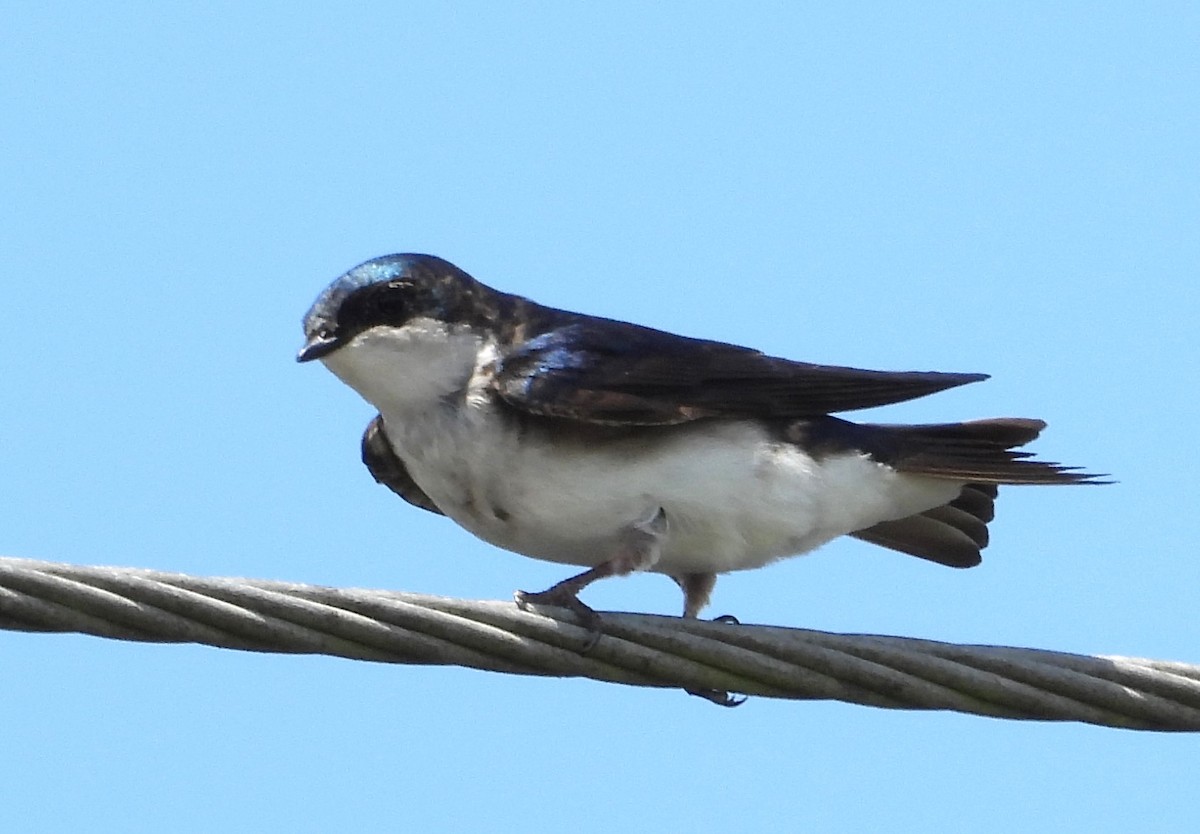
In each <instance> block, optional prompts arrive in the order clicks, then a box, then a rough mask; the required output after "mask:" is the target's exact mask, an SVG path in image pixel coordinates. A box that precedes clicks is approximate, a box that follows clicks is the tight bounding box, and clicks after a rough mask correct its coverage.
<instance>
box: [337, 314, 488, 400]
mask: <svg viewBox="0 0 1200 834" xmlns="http://www.w3.org/2000/svg"><path fill="white" fill-rule="evenodd" d="M482 347H483V339H482V338H480V337H479V336H478V335H477V334H475V333H473V332H472V331H471V330H470V328H468V327H467V326H466V325H454V324H447V323H446V322H444V321H438V320H436V319H431V318H417V319H413V320H412V321H409V322H407V323H406V324H404V325H403V326H401V327H387V326H378V327H372V328H371V329H369V330H364V331H363V332H362V333H360V334H358V335H357V336H355V337H354V339H352V340H351V341H350V342H349V343H348V344H345V345H343V346H342V347H340V348H338V349H337V350H336V351H334V352H333V353H331V354H329V355H328V356H326V357H325V358H324V359H322V361H323V362H324V363H325V367H327V368H329V370H331V371H333V373H334V374H336V375H337V377H338V378H339V379H341V380H342V381H343V382H345V383H346V384H347V385H349V386H350V387H351V388H353V389H354V390H355V391H357V392H358V393H359V394H361V395H362V397H363V399H365V400H367V402H369V403H371V404H372V405H374V406H375V407H376V408H377V409H379V411H380V412H383V413H385V414H386V413H388V412H393V413H416V412H421V411H425V410H427V409H429V408H431V407H435V406H437V405H438V404H439V403H440V402H443V401H444V400H445V399H446V398H447V397H450V396H453V395H454V394H456V393H459V392H463V391H464V390H465V389H466V388H467V385H468V383H469V382H470V380H471V377H472V375H473V374H474V373H475V369H476V365H477V361H478V355H479V352H480V349H481V348H482Z"/></svg>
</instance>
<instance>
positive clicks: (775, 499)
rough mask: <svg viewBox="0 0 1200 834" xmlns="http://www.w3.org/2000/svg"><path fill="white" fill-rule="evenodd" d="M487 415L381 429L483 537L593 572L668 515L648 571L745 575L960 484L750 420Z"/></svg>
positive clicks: (391, 420) (482, 408) (936, 500)
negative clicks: (591, 426)
mask: <svg viewBox="0 0 1200 834" xmlns="http://www.w3.org/2000/svg"><path fill="white" fill-rule="evenodd" d="M492 408H493V406H490V405H484V404H480V403H478V402H477V403H476V404H475V405H474V406H473V407H471V408H468V409H465V410H462V411H452V410H443V411H441V412H439V415H438V416H436V417H425V418H421V419H414V418H413V417H412V416H411V413H410V414H409V415H401V414H396V413H393V414H390V415H389V414H388V412H387V411H386V410H385V411H384V414H383V416H384V422H385V425H386V427H387V433H388V436H389V438H391V440H392V443H393V446H394V447H395V448H396V451H397V453H398V454H399V455H400V457H401V458H402V459H403V460H404V461H405V463H406V464H407V466H408V468H409V471H410V473H411V474H412V476H413V479H414V480H415V481H416V482H417V484H418V485H420V487H421V488H422V489H423V490H424V491H425V492H426V493H427V494H428V495H429V496H430V498H432V499H433V500H434V502H436V503H437V505H438V506H439V507H440V508H441V509H442V510H443V512H445V513H446V515H448V516H449V517H451V518H452V519H454V521H456V522H458V523H459V524H460V525H462V526H463V527H465V528H467V529H468V530H470V531H471V532H472V533H474V534H475V535H477V536H479V537H480V538H482V539H484V540H486V541H489V542H491V543H493V544H495V545H497V546H499V547H503V548H505V549H508V550H513V551H516V552H518V553H523V554H525V555H527V556H532V557H534V558H537V559H545V560H549V561H554V562H564V563H568V564H575V565H583V566H592V565H596V564H599V563H600V562H603V561H606V560H607V559H609V558H611V557H612V556H613V555H614V553H615V551H616V549H617V548H618V547H619V546H620V541H621V533H622V531H623V530H625V529H626V528H628V527H629V525H631V524H633V523H636V522H638V521H643V520H645V519H647V518H650V517H652V516H653V515H654V514H655V513H656V512H657V510H658V509H659V508H662V510H663V511H664V512H665V514H666V519H667V523H668V532H667V536H666V539H665V541H664V542H663V549H662V554H661V557H660V559H659V561H658V562H657V564H656V565H654V567H653V568H652V570H655V571H659V572H662V573H693V572H713V573H723V572H726V571H733V570H743V569H747V568H755V567H759V566H761V565H763V564H766V563H767V562H770V561H773V560H775V559H779V558H781V557H784V556H789V555H794V554H799V553H804V552H806V551H809V550H812V549H813V548H815V547H818V546H819V545H821V544H824V543H825V542H827V541H829V540H830V539H832V538H835V537H837V536H840V535H844V534H846V533H851V532H854V531H856V530H861V529H863V528H865V527H869V526H871V525H873V524H875V523H877V522H879V521H884V520H889V519H896V518H903V517H905V516H908V515H912V514H913V513H918V512H923V511H924V510H927V509H930V508H932V507H936V506H940V505H941V504H944V503H946V502H947V501H949V500H952V499H953V498H954V497H955V496H956V495H957V494H958V492H959V489H960V487H961V484H959V483H956V482H950V481H945V480H939V479H935V478H928V477H922V476H917V475H905V474H900V473H897V472H895V471H894V470H892V469H891V468H890V467H887V466H884V465H882V464H878V463H875V462H873V461H871V460H870V459H868V458H866V456H863V455H849V454H848V455H840V456H830V457H826V458H823V459H814V458H812V457H811V456H809V455H808V454H806V453H805V452H803V451H802V450H800V449H799V448H797V447H796V446H794V445H792V444H787V443H780V442H777V441H775V440H773V439H772V438H771V437H770V436H769V435H768V433H767V432H766V430H765V429H763V428H761V427H759V426H756V425H754V424H753V423H748V422H733V421H713V422H703V423H697V424H689V425H683V426H674V427H663V428H655V429H647V430H646V431H645V432H644V433H639V434H637V435H635V436H633V437H630V436H628V435H614V436H602V437H585V436H583V435H576V434H566V435H565V436H564V433H563V432H555V433H554V434H551V433H550V431H551V430H548V429H547V428H545V427H544V426H542V425H540V424H538V425H535V426H533V427H528V426H526V427H524V428H523V429H520V430H518V429H517V428H515V427H513V426H511V424H509V423H506V422H505V421H504V420H502V419H501V418H500V417H499V416H498V415H497V414H496V413H495V412H493V411H492V410H491V409H492Z"/></svg>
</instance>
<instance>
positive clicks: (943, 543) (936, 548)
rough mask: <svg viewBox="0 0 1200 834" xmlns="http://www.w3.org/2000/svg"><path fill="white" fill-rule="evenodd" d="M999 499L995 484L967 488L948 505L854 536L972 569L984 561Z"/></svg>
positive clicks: (866, 530) (915, 554)
mask: <svg viewBox="0 0 1200 834" xmlns="http://www.w3.org/2000/svg"><path fill="white" fill-rule="evenodd" d="M995 499H996V487H995V485H994V484H967V485H966V486H964V487H963V490H962V493H961V494H960V495H959V496H958V498H955V499H954V500H953V501H951V502H950V503H948V504H943V505H942V506H940V507H934V508H933V509H932V510H926V511H925V512H923V513H919V514H917V515H910V516H908V517H907V518H899V519H896V520H895V521H883V522H880V523H879V524H876V525H875V526H874V527H868V528H867V529H865V530H859V531H858V532H856V533H851V534H850V535H852V536H854V537H855V538H856V539H862V540H863V541H865V542H870V543H871V544H877V545H879V546H880V547H886V548H888V549H889V550H896V551H899V552H900V553H907V554H908V555H910V556H917V557H919V558H921V559H928V560H929V561H931V562H937V563H938V564H941V565H947V566H949V567H952V568H970V567H974V566H975V565H978V564H979V563H980V561H982V558H983V557H982V555H981V554H980V551H981V550H983V548H985V547H987V544H988V528H987V525H988V522H989V521H991V520H992V519H993V518H995V516H996V512H995V506H994V502H995Z"/></svg>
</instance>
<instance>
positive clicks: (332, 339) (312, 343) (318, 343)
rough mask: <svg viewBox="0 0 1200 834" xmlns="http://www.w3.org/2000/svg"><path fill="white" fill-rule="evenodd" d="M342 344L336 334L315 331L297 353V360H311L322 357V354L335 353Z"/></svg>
mask: <svg viewBox="0 0 1200 834" xmlns="http://www.w3.org/2000/svg"><path fill="white" fill-rule="evenodd" d="M341 345H342V343H341V342H340V341H339V340H338V338H337V337H336V336H330V335H329V334H328V333H314V334H313V335H312V336H311V337H310V338H309V340H308V341H307V342H305V343H304V347H302V348H300V352H299V353H297V354H296V361H297V362H311V361H312V360H314V359H320V358H321V357H322V356H326V355H327V354H330V353H333V352H334V351H335V350H337V349H338V348H339V347H341Z"/></svg>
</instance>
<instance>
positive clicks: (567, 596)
mask: <svg viewBox="0 0 1200 834" xmlns="http://www.w3.org/2000/svg"><path fill="white" fill-rule="evenodd" d="M666 535H667V516H666V513H664V512H663V509H662V507H659V508H657V509H656V510H655V512H654V514H653V515H651V516H650V517H649V518H647V519H645V520H644V521H638V522H635V523H634V524H631V525H629V526H628V527H627V528H625V530H624V532H623V533H622V534H621V543H620V546H619V547H618V549H617V553H616V555H615V556H613V558H611V559H609V560H608V561H607V562H601V563H600V564H598V565H596V567H594V568H591V569H590V570H585V571H584V572H583V573H581V574H577V575H576V576H572V577H571V578H569V579H564V580H563V581H562V582H559V583H558V584H557V585H553V586H551V587H549V588H547V589H546V590H544V591H540V592H538V593H530V592H528V591H517V592H516V593H515V594H514V595H513V596H514V597H515V598H516V601H517V606H518V607H519V608H520V609H521V610H522V611H526V610H528V607H529V606H530V605H553V606H557V607H559V608H566V609H568V610H569V611H571V612H573V613H574V614H575V616H576V617H577V618H578V619H579V622H580V624H581V625H582V626H584V627H585V628H587V629H588V631H589V632H590V635H589V639H588V643H587V645H586V646H584V649H583V651H585V652H587V651H589V650H591V649H592V647H593V646H595V645H596V641H597V640H599V639H600V634H601V629H600V615H599V614H597V613H596V612H595V611H593V610H592V609H591V608H589V607H588V606H587V605H585V604H584V603H582V602H580V600H579V592H580V591H582V590H583V589H584V588H586V587H587V586H588V585H591V584H592V583H593V582H595V581H596V580H597V579H604V578H605V577H608V576H626V575H627V574H630V573H633V572H635V571H641V570H647V569H648V568H651V567H653V566H654V564H655V562H657V561H658V557H659V555H660V554H661V552H662V541H663V539H664V538H665V537H666Z"/></svg>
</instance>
